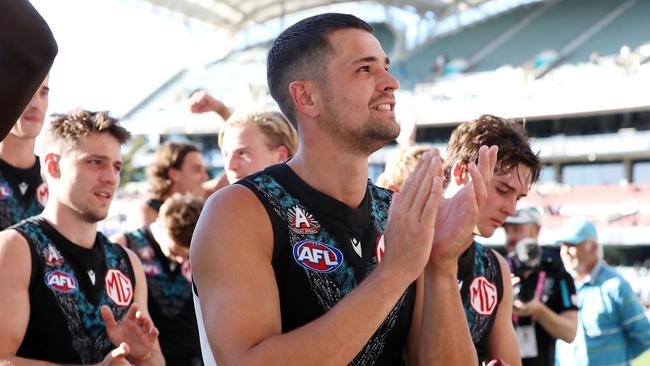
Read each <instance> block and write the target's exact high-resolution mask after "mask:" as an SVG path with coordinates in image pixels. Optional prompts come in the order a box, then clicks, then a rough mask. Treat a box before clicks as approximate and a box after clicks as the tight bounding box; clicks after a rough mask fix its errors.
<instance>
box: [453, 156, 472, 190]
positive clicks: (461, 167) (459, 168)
mask: <svg viewBox="0 0 650 366" xmlns="http://www.w3.org/2000/svg"><path fill="white" fill-rule="evenodd" d="M467 176H468V170H467V164H466V163H465V162H464V161H462V160H458V161H456V162H455V163H454V166H453V167H452V168H451V179H452V180H453V182H454V183H456V185H458V186H462V185H464V184H465V183H467Z"/></svg>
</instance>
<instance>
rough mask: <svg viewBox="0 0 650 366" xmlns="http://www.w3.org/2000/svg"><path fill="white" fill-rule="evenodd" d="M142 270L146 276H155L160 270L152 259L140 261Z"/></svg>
mask: <svg viewBox="0 0 650 366" xmlns="http://www.w3.org/2000/svg"><path fill="white" fill-rule="evenodd" d="M142 270H143V271H144V274H146V275H147V276H156V275H158V274H160V272H162V269H161V268H160V264H158V262H152V261H142Z"/></svg>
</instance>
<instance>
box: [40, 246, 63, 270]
mask: <svg viewBox="0 0 650 366" xmlns="http://www.w3.org/2000/svg"><path fill="white" fill-rule="evenodd" d="M43 257H45V264H47V265H48V266H61V265H63V255H61V252H59V250H58V249H57V248H56V247H55V246H54V245H52V244H51V243H50V244H48V245H47V248H45V251H43Z"/></svg>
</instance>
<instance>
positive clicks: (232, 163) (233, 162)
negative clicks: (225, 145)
mask: <svg viewBox="0 0 650 366" xmlns="http://www.w3.org/2000/svg"><path fill="white" fill-rule="evenodd" d="M225 168H226V170H231V171H235V170H237V168H239V164H238V163H237V157H236V156H235V154H231V155H230V156H228V157H226V164H225Z"/></svg>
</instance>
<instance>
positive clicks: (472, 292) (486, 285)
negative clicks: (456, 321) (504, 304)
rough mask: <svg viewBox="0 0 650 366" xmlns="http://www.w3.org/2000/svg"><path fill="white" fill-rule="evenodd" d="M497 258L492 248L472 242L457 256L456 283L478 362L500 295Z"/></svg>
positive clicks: (480, 359)
mask: <svg viewBox="0 0 650 366" xmlns="http://www.w3.org/2000/svg"><path fill="white" fill-rule="evenodd" d="M501 276H502V275H501V267H500V266H499V260H498V259H497V257H496V255H495V254H494V252H492V250H490V249H489V248H486V247H484V246H483V245H481V244H479V243H477V242H473V243H472V245H471V246H470V247H469V248H468V249H467V250H466V251H465V253H463V255H462V256H461V257H460V258H459V260H458V287H459V289H460V297H461V299H462V301H463V307H464V308H465V316H466V317H467V323H468V325H469V331H470V333H471V335H472V341H473V342H474V346H475V347H476V352H477V354H478V358H479V363H481V362H482V361H488V360H485V357H486V355H487V340H488V339H489V337H490V332H491V331H492V327H493V326H494V321H495V320H496V315H497V310H499V304H500V303H501V300H502V299H503V279H502V277H501Z"/></svg>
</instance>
